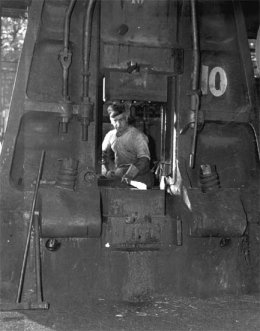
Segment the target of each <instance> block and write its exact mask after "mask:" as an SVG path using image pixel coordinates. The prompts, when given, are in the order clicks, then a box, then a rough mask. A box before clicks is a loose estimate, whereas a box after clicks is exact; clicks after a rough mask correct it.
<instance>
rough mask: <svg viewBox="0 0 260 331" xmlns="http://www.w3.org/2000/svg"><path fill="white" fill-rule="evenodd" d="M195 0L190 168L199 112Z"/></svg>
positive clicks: (192, 1)
mask: <svg viewBox="0 0 260 331" xmlns="http://www.w3.org/2000/svg"><path fill="white" fill-rule="evenodd" d="M195 2H196V0H191V20H192V42H193V73H192V91H191V110H192V111H193V112H194V128H193V137H192V146H191V153H190V161H189V166H190V168H193V167H194V164H195V154H196V145H197V134H198V113H199V101H200V99H199V92H200V91H199V78H200V49H199V37H198V25H197V13H196V3H195Z"/></svg>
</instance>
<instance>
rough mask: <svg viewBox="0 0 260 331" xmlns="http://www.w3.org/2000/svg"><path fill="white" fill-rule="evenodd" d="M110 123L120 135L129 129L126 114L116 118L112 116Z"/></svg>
mask: <svg viewBox="0 0 260 331" xmlns="http://www.w3.org/2000/svg"><path fill="white" fill-rule="evenodd" d="M110 121H111V123H112V125H113V126H114V128H115V129H116V131H117V132H118V133H122V132H123V131H124V130H125V129H126V128H127V127H128V123H127V118H126V116H125V114H120V115H118V116H116V117H114V118H112V117H111V116H110Z"/></svg>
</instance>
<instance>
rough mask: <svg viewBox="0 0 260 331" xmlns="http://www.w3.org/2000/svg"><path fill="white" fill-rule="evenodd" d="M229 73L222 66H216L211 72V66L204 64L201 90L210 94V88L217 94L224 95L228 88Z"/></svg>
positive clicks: (216, 95)
mask: <svg viewBox="0 0 260 331" xmlns="http://www.w3.org/2000/svg"><path fill="white" fill-rule="evenodd" d="M227 84H228V81H227V74H226V72H225V70H224V69H223V68H221V67H214V68H213V69H211V70H210V72H209V67H208V66H205V65H202V68H201V91H202V94H204V95H205V94H208V90H209V91H210V92H211V93H212V94H213V95H214V96H215V97H220V96H222V95H223V94H224V93H225V91H226V89H227Z"/></svg>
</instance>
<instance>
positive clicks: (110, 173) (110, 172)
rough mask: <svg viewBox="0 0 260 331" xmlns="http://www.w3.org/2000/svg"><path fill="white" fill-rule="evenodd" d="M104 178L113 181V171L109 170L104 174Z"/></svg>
mask: <svg viewBox="0 0 260 331" xmlns="http://www.w3.org/2000/svg"><path fill="white" fill-rule="evenodd" d="M106 177H107V178H108V179H114V178H115V177H116V175H115V172H114V171H113V170H109V171H108V172H107V173H106Z"/></svg>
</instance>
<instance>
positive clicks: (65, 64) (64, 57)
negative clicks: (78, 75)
mask: <svg viewBox="0 0 260 331" xmlns="http://www.w3.org/2000/svg"><path fill="white" fill-rule="evenodd" d="M76 1H77V0H71V1H70V4H69V6H68V8H67V10H66V16H65V21H64V38H63V51H62V52H61V53H60V61H61V65H62V68H63V86H62V95H63V97H64V99H65V100H68V99H69V97H68V75H69V67H70V64H71V56H72V54H71V51H70V50H69V33H70V19H71V14H72V11H73V7H74V5H75V2H76Z"/></svg>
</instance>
